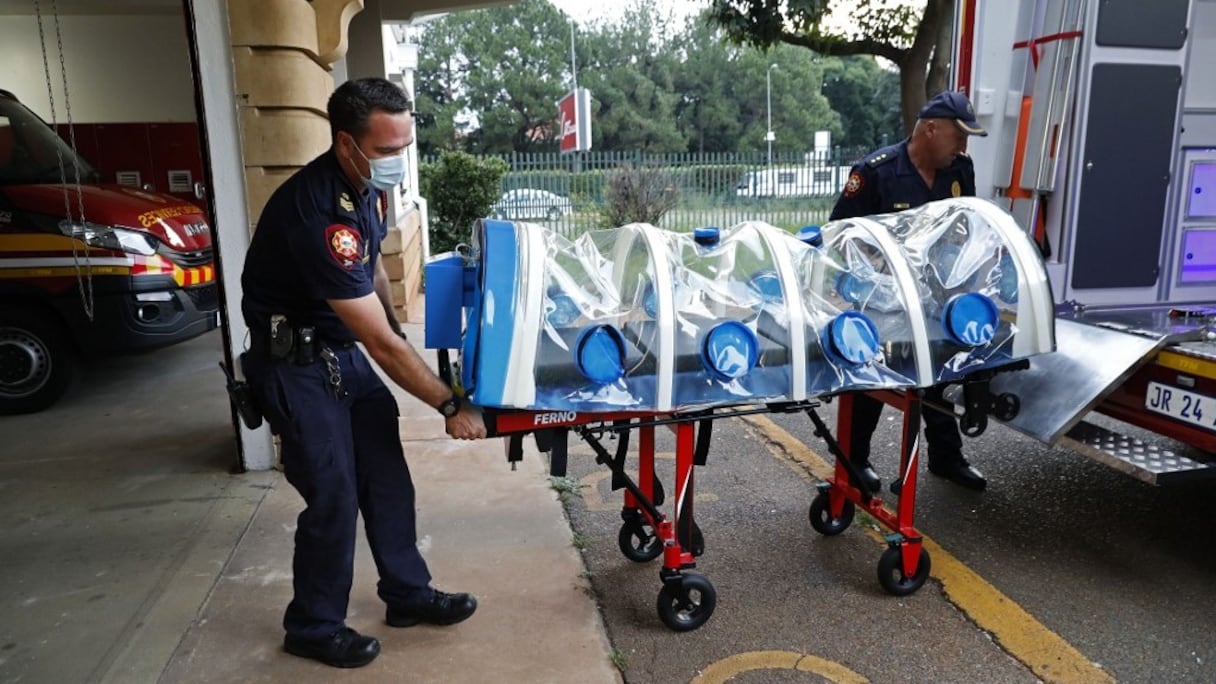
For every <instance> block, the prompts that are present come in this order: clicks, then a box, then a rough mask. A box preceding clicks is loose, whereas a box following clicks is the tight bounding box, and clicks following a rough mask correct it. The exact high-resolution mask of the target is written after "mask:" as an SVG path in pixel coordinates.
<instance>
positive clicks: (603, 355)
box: [574, 325, 625, 385]
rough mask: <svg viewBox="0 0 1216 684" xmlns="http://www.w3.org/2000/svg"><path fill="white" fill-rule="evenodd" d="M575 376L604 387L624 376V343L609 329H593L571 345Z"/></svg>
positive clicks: (617, 334)
mask: <svg viewBox="0 0 1216 684" xmlns="http://www.w3.org/2000/svg"><path fill="white" fill-rule="evenodd" d="M574 363H575V365H576V366H578V372H580V373H582V374H583V377H585V378H587V379H588V380H590V381H591V382H594V383H596V384H598V385H607V384H608V383H611V382H616V381H617V380H620V379H621V376H622V375H624V374H625V340H624V338H623V337H621V331H619V330H617V329H616V328H614V327H613V326H611V325H593V326H591V327H589V328H587V329H585V330H583V332H581V333H580V334H579V336H578V341H576V342H575V344H574Z"/></svg>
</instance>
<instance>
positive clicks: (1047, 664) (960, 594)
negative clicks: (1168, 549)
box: [744, 416, 1115, 684]
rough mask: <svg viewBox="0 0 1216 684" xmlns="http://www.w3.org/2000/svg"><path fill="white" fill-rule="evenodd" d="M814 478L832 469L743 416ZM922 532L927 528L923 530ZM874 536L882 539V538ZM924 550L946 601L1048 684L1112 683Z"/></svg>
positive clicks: (767, 425) (971, 575) (1015, 609)
mask: <svg viewBox="0 0 1216 684" xmlns="http://www.w3.org/2000/svg"><path fill="white" fill-rule="evenodd" d="M744 420H746V421H747V422H748V423H750V424H751V425H753V426H754V427H755V428H756V429H757V430H759V431H760V432H761V433H763V434H764V436H765V437H767V438H768V439H769V440H771V441H772V443H773V444H774V445H776V446H778V447H780V448H781V449H783V450H784V451H785V452H786V453H787V454H789V456H790V457H791V458H794V459H795V460H797V461H798V462H800V463H802V464H803V465H805V466H806V467H807V468H808V469H809V470H810V472H811V474H812V475H814V476H815V477H817V478H819V479H821V480H825V479H827V478H828V477H831V475H832V473H833V471H834V467H833V465H832V464H831V463H829V462H828V461H826V460H824V459H823V458H822V457H821V456H819V454H817V453H815V452H814V451H812V450H811V449H810V448H808V447H807V446H806V445H805V444H803V443H802V442H800V441H798V440H797V439H796V438H795V437H794V436H793V435H791V434H790V433H788V432H786V431H785V430H784V429H782V428H781V426H779V425H777V424H776V423H774V422H773V421H772V420H770V419H769V418H766V417H764V416H747V417H745V418H744ZM921 533H922V534H924V530H921ZM871 536H872V537H874V538H876V539H878V540H879V541H882V536H881V535H879V534H876V533H874V534H871ZM923 544H924V547H925V548H926V549H927V550H928V551H929V555H930V556H931V557H932V559H933V564H932V566H931V570H930V573H929V574H930V576H931V577H934V578H936V579H937V580H938V581H939V582H941V584H942V592H943V593H944V594H945V595H946V599H947V600H949V601H950V602H951V603H953V604H954V605H955V606H957V607H958V609H959V610H961V611H963V612H964V613H966V614H967V616H968V617H969V618H971V620H972V621H973V622H975V624H976V625H977V626H978V627H979V628H980V629H983V630H984V631H986V632H988V633H989V634H991V635H992V636H993V638H994V639H995V640H996V642H997V643H998V644H1000V646H1001V648H1003V649H1005V651H1006V652H1007V653H1009V655H1011V656H1013V657H1014V658H1016V659H1017V660H1018V661H1019V662H1021V663H1022V664H1023V665H1025V666H1026V667H1028V668H1030V669H1031V671H1033V672H1034V674H1035V675H1036V676H1038V677H1039V678H1040V679H1042V680H1043V681H1046V682H1053V683H1054V682H1058V683H1059V684H1074V683H1076V684H1080V683H1082V682H1114V681H1115V679H1114V677H1112V676H1111V675H1110V673H1108V672H1106V671H1104V670H1102V669H1101V668H1100V667H1098V666H1097V665H1095V664H1094V663H1093V662H1092V661H1090V660H1089V658H1086V657H1085V656H1084V654H1082V653H1081V652H1080V651H1078V650H1077V649H1076V648H1073V646H1072V645H1071V644H1069V643H1068V642H1067V641H1065V640H1064V639H1063V638H1062V637H1061V636H1060V635H1058V634H1056V633H1055V632H1053V631H1051V630H1050V629H1048V628H1047V627H1045V626H1044V625H1043V624H1041V623H1040V622H1039V621H1038V620H1036V619H1034V617H1033V616H1032V615H1030V614H1029V613H1027V612H1026V611H1025V610H1024V609H1023V608H1022V607H1021V606H1019V605H1018V604H1017V603H1015V602H1014V601H1013V599H1011V598H1009V597H1008V596H1006V595H1005V594H1003V593H1001V592H1000V590H998V589H997V588H996V587H994V586H992V585H991V584H989V583H988V582H986V581H985V580H984V578H982V577H980V576H979V575H978V574H976V573H975V572H974V571H972V570H971V569H970V568H968V567H967V566H966V565H964V564H963V563H962V562H961V561H959V560H958V559H957V558H955V557H954V556H952V555H950V554H949V553H948V552H947V551H946V550H945V549H943V548H942V547H941V546H938V545H937V543H936V542H934V541H933V540H931V539H930V538H929V537H927V536H926V537H924V538H923Z"/></svg>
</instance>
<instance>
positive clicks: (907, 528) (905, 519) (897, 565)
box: [808, 390, 929, 596]
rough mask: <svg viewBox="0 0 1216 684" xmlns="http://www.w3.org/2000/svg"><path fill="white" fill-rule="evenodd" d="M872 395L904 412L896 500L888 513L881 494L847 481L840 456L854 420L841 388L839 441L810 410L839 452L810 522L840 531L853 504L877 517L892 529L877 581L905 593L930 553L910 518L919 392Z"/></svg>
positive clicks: (917, 581) (918, 581) (925, 573)
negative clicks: (892, 508) (875, 494)
mask: <svg viewBox="0 0 1216 684" xmlns="http://www.w3.org/2000/svg"><path fill="white" fill-rule="evenodd" d="M868 394H869V395H870V396H872V397H874V398H875V399H879V400H881V401H882V402H884V403H887V404H891V405H893V406H895V407H897V408H899V409H900V410H901V412H902V413H903V435H902V439H901V443H900V459H899V464H900V468H899V469H900V476H899V480H897V483H896V484H893V485H892V491H894V492H896V493H898V494H899V501H898V503H897V504H896V507H895V511H894V513H892V512H891V511H890V510H889V509H887V507H886V506H885V505H884V504H883V501H882V499H880V498H878V497H876V496H870V495H869V493H868V492H864V491H861V490H859V489H857V488H856V487H854V486H852V485H851V484H850V479H849V468H848V467H847V466H846V465H844V464H843V463H842V462H843V461H845V460H847V459H848V457H849V455H848V449H849V444H848V443H849V440H848V438H847V435H848V434H849V428H850V426H851V422H852V409H853V399H852V397H851V396H850V395H848V394H844V395H841V397H840V405H839V408H838V409H837V423H836V424H837V434H838V435H840V436H841V439H840V441H839V442H838V443H837V441H836V440H835V439H833V438H832V436H831V435H828V434H822V433H823V432H826V430H823V429H822V428H821V421H820V420H819V419H818V417H817V416H816V415H814V413H813V412H808V413H809V414H810V415H811V419H812V420H814V421H816V428H817V429H818V430H820V436H821V437H823V438H824V439H825V440H827V441H828V444H829V448H830V447H832V446H835V451H837V452H839V454H840V456H843V458H841V457H838V458H837V459H836V467H835V471H834V472H833V474H832V477H831V478H829V479H828V481H827V482H825V483H823V484H822V485H820V487H819V494H818V495H817V496H816V497H815V499H814V500H813V501H812V502H811V510H810V519H811V526H812V527H813V528H815V530H816V531H817V532H819V533H821V534H824V535H829V536H830V535H836V534H840V533H841V532H843V531H844V530H845V529H846V528H847V527H848V526H849V524H850V523H851V522H852V520H853V514H854V508H855V507H857V508H861V509H862V510H864V511H866V512H867V513H869V514H870V515H871V516H872V517H873V518H874V519H875V520H877V521H878V522H879V523H881V524H882V525H883V526H884V527H886V528H887V529H888V530H891V531H892V534H890V535H888V536H887V545H888V548H887V550H886V551H885V552H884V553H883V555H882V557H881V558H880V559H879V562H878V582H879V584H880V585H882V587H883V589H885V590H886V591H887V592H888V593H891V594H895V595H897V596H905V595H907V594H911V593H912V592H914V591H916V590H917V589H919V588H920V587H921V586H922V585H924V583H925V580H927V579H928V577H929V553H928V552H927V551H926V550H925V549H924V546H923V544H922V543H921V535H920V532H919V531H917V529H916V527H915V525H914V524H913V519H914V515H915V511H916V482H917V470H918V467H919V462H920V413H921V400H920V396H919V395H918V394H912V393H909V392H897V391H891V390H880V391H874V392H869V393H868Z"/></svg>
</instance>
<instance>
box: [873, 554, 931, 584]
mask: <svg viewBox="0 0 1216 684" xmlns="http://www.w3.org/2000/svg"><path fill="white" fill-rule="evenodd" d="M902 556H903V549H902V548H901V547H900V546H898V545H897V546H888V547H887V550H886V551H883V552H882V558H879V559H878V583H879V584H880V585H882V588H883V589H885V590H886V592H887V593H888V594H891V595H892V596H907V595H908V594H911V593H913V592H915V591H916V590H917V589H920V588H921V587H922V586H924V584H925V580H927V579H929V552H928V551H926V550H925V548H924V547H923V546H922V547H921V549H920V559H919V560H918V561H917V562H916V574H915V575H913V576H911V577H908V576H907V575H905V574H904V571H903V558H902Z"/></svg>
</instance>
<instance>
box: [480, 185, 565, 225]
mask: <svg viewBox="0 0 1216 684" xmlns="http://www.w3.org/2000/svg"><path fill="white" fill-rule="evenodd" d="M573 210H574V205H572V204H571V203H570V198H569V197H562V196H561V195H558V194H555V193H552V192H549V191H548V190H536V189H533V188H519V189H516V190H508V191H506V192H505V193H503V195H502V197H500V198H499V199H498V201H497V202H495V203H494V205H493V206H491V207H490V217H491V218H500V219H508V220H523V219H548V220H550V221H556V220H558V219H559V218H561V217H563V216H565V215H566V214H569V213H570V212H571V211H573Z"/></svg>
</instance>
